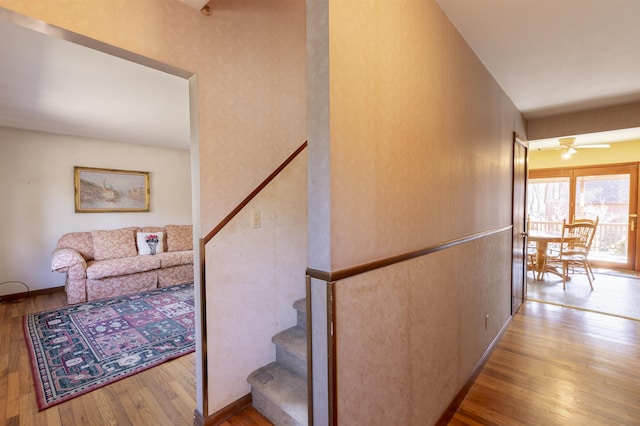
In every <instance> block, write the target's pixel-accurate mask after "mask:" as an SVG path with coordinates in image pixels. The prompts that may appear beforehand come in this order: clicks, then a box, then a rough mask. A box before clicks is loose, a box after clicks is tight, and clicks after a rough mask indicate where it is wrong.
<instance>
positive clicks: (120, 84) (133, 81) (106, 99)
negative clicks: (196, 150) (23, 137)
mask: <svg viewBox="0 0 640 426" xmlns="http://www.w3.org/2000/svg"><path fill="white" fill-rule="evenodd" d="M0 18H1V16H0ZM0 58H2V60H1V61H0V126H4V127H14V128H19V129H29V130H36V131H42V132H49V133H59V134H67V135H74V136H81V137H87V138H95V139H104V140H110V141H118V142H125V143H134V144H142V145H154V146H162V147H168V148H178V149H189V147H190V128H189V85H188V81H187V80H186V79H184V78H182V77H177V76H174V75H171V74H168V73H165V72H162V71H158V70H155V69H152V68H149V67H145V66H142V65H139V64H137V63H134V62H130V61H127V60H124V59H120V58H117V57H115V56H111V55H109V54H106V53H103V52H99V51H97V50H94V49H91V48H88V47H85V46H81V45H79V44H75V43H73V42H70V41H66V40H63V39H60V38H56V37H53V36H48V35H45V34H42V33H39V32H37V31H34V30H31V29H27V28H24V27H21V26H18V25H16V24H14V23H11V22H8V21H3V20H1V19H0Z"/></svg>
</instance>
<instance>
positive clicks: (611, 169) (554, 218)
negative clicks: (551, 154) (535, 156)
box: [527, 164, 640, 270]
mask: <svg viewBox="0 0 640 426" xmlns="http://www.w3.org/2000/svg"><path fill="white" fill-rule="evenodd" d="M527 191H528V192H527V211H528V212H529V218H530V226H531V228H530V229H531V230H541V231H547V232H559V231H560V229H561V228H562V221H563V220H565V219H566V220H567V222H571V221H573V220H574V219H581V218H587V219H595V217H598V220H599V222H598V228H597V231H596V236H595V238H594V241H593V244H592V246H591V252H590V255H589V259H590V261H591V264H592V265H594V266H600V267H606V268H613V269H627V270H634V269H636V268H638V267H640V264H638V263H640V260H639V259H640V256H639V255H638V252H637V250H636V247H637V241H638V230H637V228H638V216H637V214H638V166H637V165H636V164H631V165H612V166H599V167H576V168H562V169H544V170H531V171H530V173H529V185H528V190H527Z"/></svg>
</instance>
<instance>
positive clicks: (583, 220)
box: [573, 216, 600, 280]
mask: <svg viewBox="0 0 640 426" xmlns="http://www.w3.org/2000/svg"><path fill="white" fill-rule="evenodd" d="M599 220H600V217H599V216H596V218H595V219H588V218H580V219H576V218H575V216H574V218H573V223H590V224H592V225H593V235H592V236H591V241H590V242H589V251H591V245H592V244H593V240H594V238H595V235H596V231H597V228H598V222H599ZM586 262H587V268H588V269H589V273H590V274H591V278H592V279H594V280H595V279H596V276H595V275H593V270H592V269H591V264H590V263H589V259H587V260H586Z"/></svg>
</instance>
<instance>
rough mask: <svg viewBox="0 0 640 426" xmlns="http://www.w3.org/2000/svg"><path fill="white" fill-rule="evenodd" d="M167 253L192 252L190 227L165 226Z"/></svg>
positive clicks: (191, 229) (191, 230)
mask: <svg viewBox="0 0 640 426" xmlns="http://www.w3.org/2000/svg"><path fill="white" fill-rule="evenodd" d="M165 229H166V230H167V248H168V251H184V250H193V227H192V226H191V225H167V226H165Z"/></svg>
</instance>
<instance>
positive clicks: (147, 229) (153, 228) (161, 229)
mask: <svg viewBox="0 0 640 426" xmlns="http://www.w3.org/2000/svg"><path fill="white" fill-rule="evenodd" d="M140 231H142V232H162V233H163V234H164V244H162V251H163V252H165V251H167V231H165V229H164V226H143V227H142V228H140ZM158 253H160V252H158Z"/></svg>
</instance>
